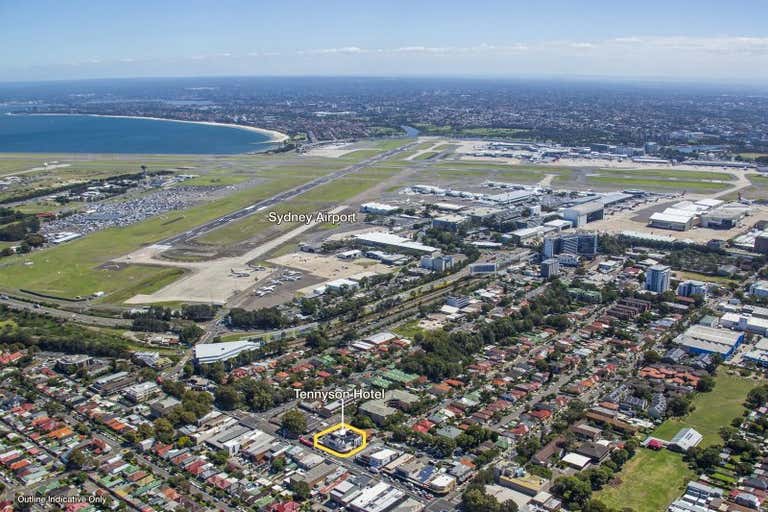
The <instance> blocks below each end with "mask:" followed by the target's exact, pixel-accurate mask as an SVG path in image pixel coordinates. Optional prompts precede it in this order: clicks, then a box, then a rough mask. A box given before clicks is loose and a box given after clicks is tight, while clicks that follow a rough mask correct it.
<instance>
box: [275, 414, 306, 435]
mask: <svg viewBox="0 0 768 512" xmlns="http://www.w3.org/2000/svg"><path fill="white" fill-rule="evenodd" d="M280 426H281V427H282V428H283V431H284V432H285V433H286V434H288V435H290V436H293V437H296V436H300V435H301V434H303V433H304V432H306V431H307V418H306V416H304V413H303V412H301V411H300V410H298V409H292V410H290V411H287V412H286V413H285V414H283V418H282V420H281V421H280Z"/></svg>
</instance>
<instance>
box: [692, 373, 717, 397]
mask: <svg viewBox="0 0 768 512" xmlns="http://www.w3.org/2000/svg"><path fill="white" fill-rule="evenodd" d="M713 389H715V379H713V378H712V377H711V376H710V375H704V376H702V377H701V378H700V379H699V382H698V384H696V391H699V392H702V393H708V392H710V391H712V390H713Z"/></svg>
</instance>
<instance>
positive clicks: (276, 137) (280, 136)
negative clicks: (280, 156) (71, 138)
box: [7, 113, 290, 142]
mask: <svg viewBox="0 0 768 512" xmlns="http://www.w3.org/2000/svg"><path fill="white" fill-rule="evenodd" d="M7 115H19V114H10V113H9V114H7ZM22 115H25V116H88V117H113V118H115V119H149V120H151V121H167V122H169V123H188V124H207V125H209V126H227V127H229V128H238V129H240V130H247V131H251V132H256V133H260V134H262V135H266V136H267V137H269V140H268V141H265V142H283V141H285V140H288V139H289V138H290V137H288V135H286V134H284V133H282V132H278V131H276V130H267V129H266V128H257V127H255V126H247V125H244V124H234V123H215V122H213V121H187V120H184V119H166V118H164V117H146V116H116V115H109V114H58V113H51V114H44V113H34V114H22Z"/></svg>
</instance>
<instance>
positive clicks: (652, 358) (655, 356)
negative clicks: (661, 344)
mask: <svg viewBox="0 0 768 512" xmlns="http://www.w3.org/2000/svg"><path fill="white" fill-rule="evenodd" d="M643 359H644V360H645V362H646V363H648V364H654V363H658V362H659V361H661V356H660V355H659V353H658V352H656V351H655V350H646V351H645V353H644V354H643Z"/></svg>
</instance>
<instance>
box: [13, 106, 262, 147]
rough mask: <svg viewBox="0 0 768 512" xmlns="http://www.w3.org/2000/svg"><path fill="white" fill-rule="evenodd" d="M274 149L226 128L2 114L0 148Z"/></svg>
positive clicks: (245, 133)
mask: <svg viewBox="0 0 768 512" xmlns="http://www.w3.org/2000/svg"><path fill="white" fill-rule="evenodd" d="M272 147H275V145H274V144H273V143H270V142H269V137H268V136H267V135H264V134H261V133H258V132H253V131H249V130H241V129H239V128H232V127H228V126H211V125H204V124H192V123H179V122H173V121H163V120H153V119H129V118H115V117H95V116H78V115H72V116H69V115H66V116H57V115H50V116H48V115H4V114H0V152H3V153H9V152H17V153H148V154H149V153H154V154H158V153H159V154H162V153H172V154H196V153H197V154H236V153H248V152H257V151H266V150H268V149H270V148H272Z"/></svg>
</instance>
